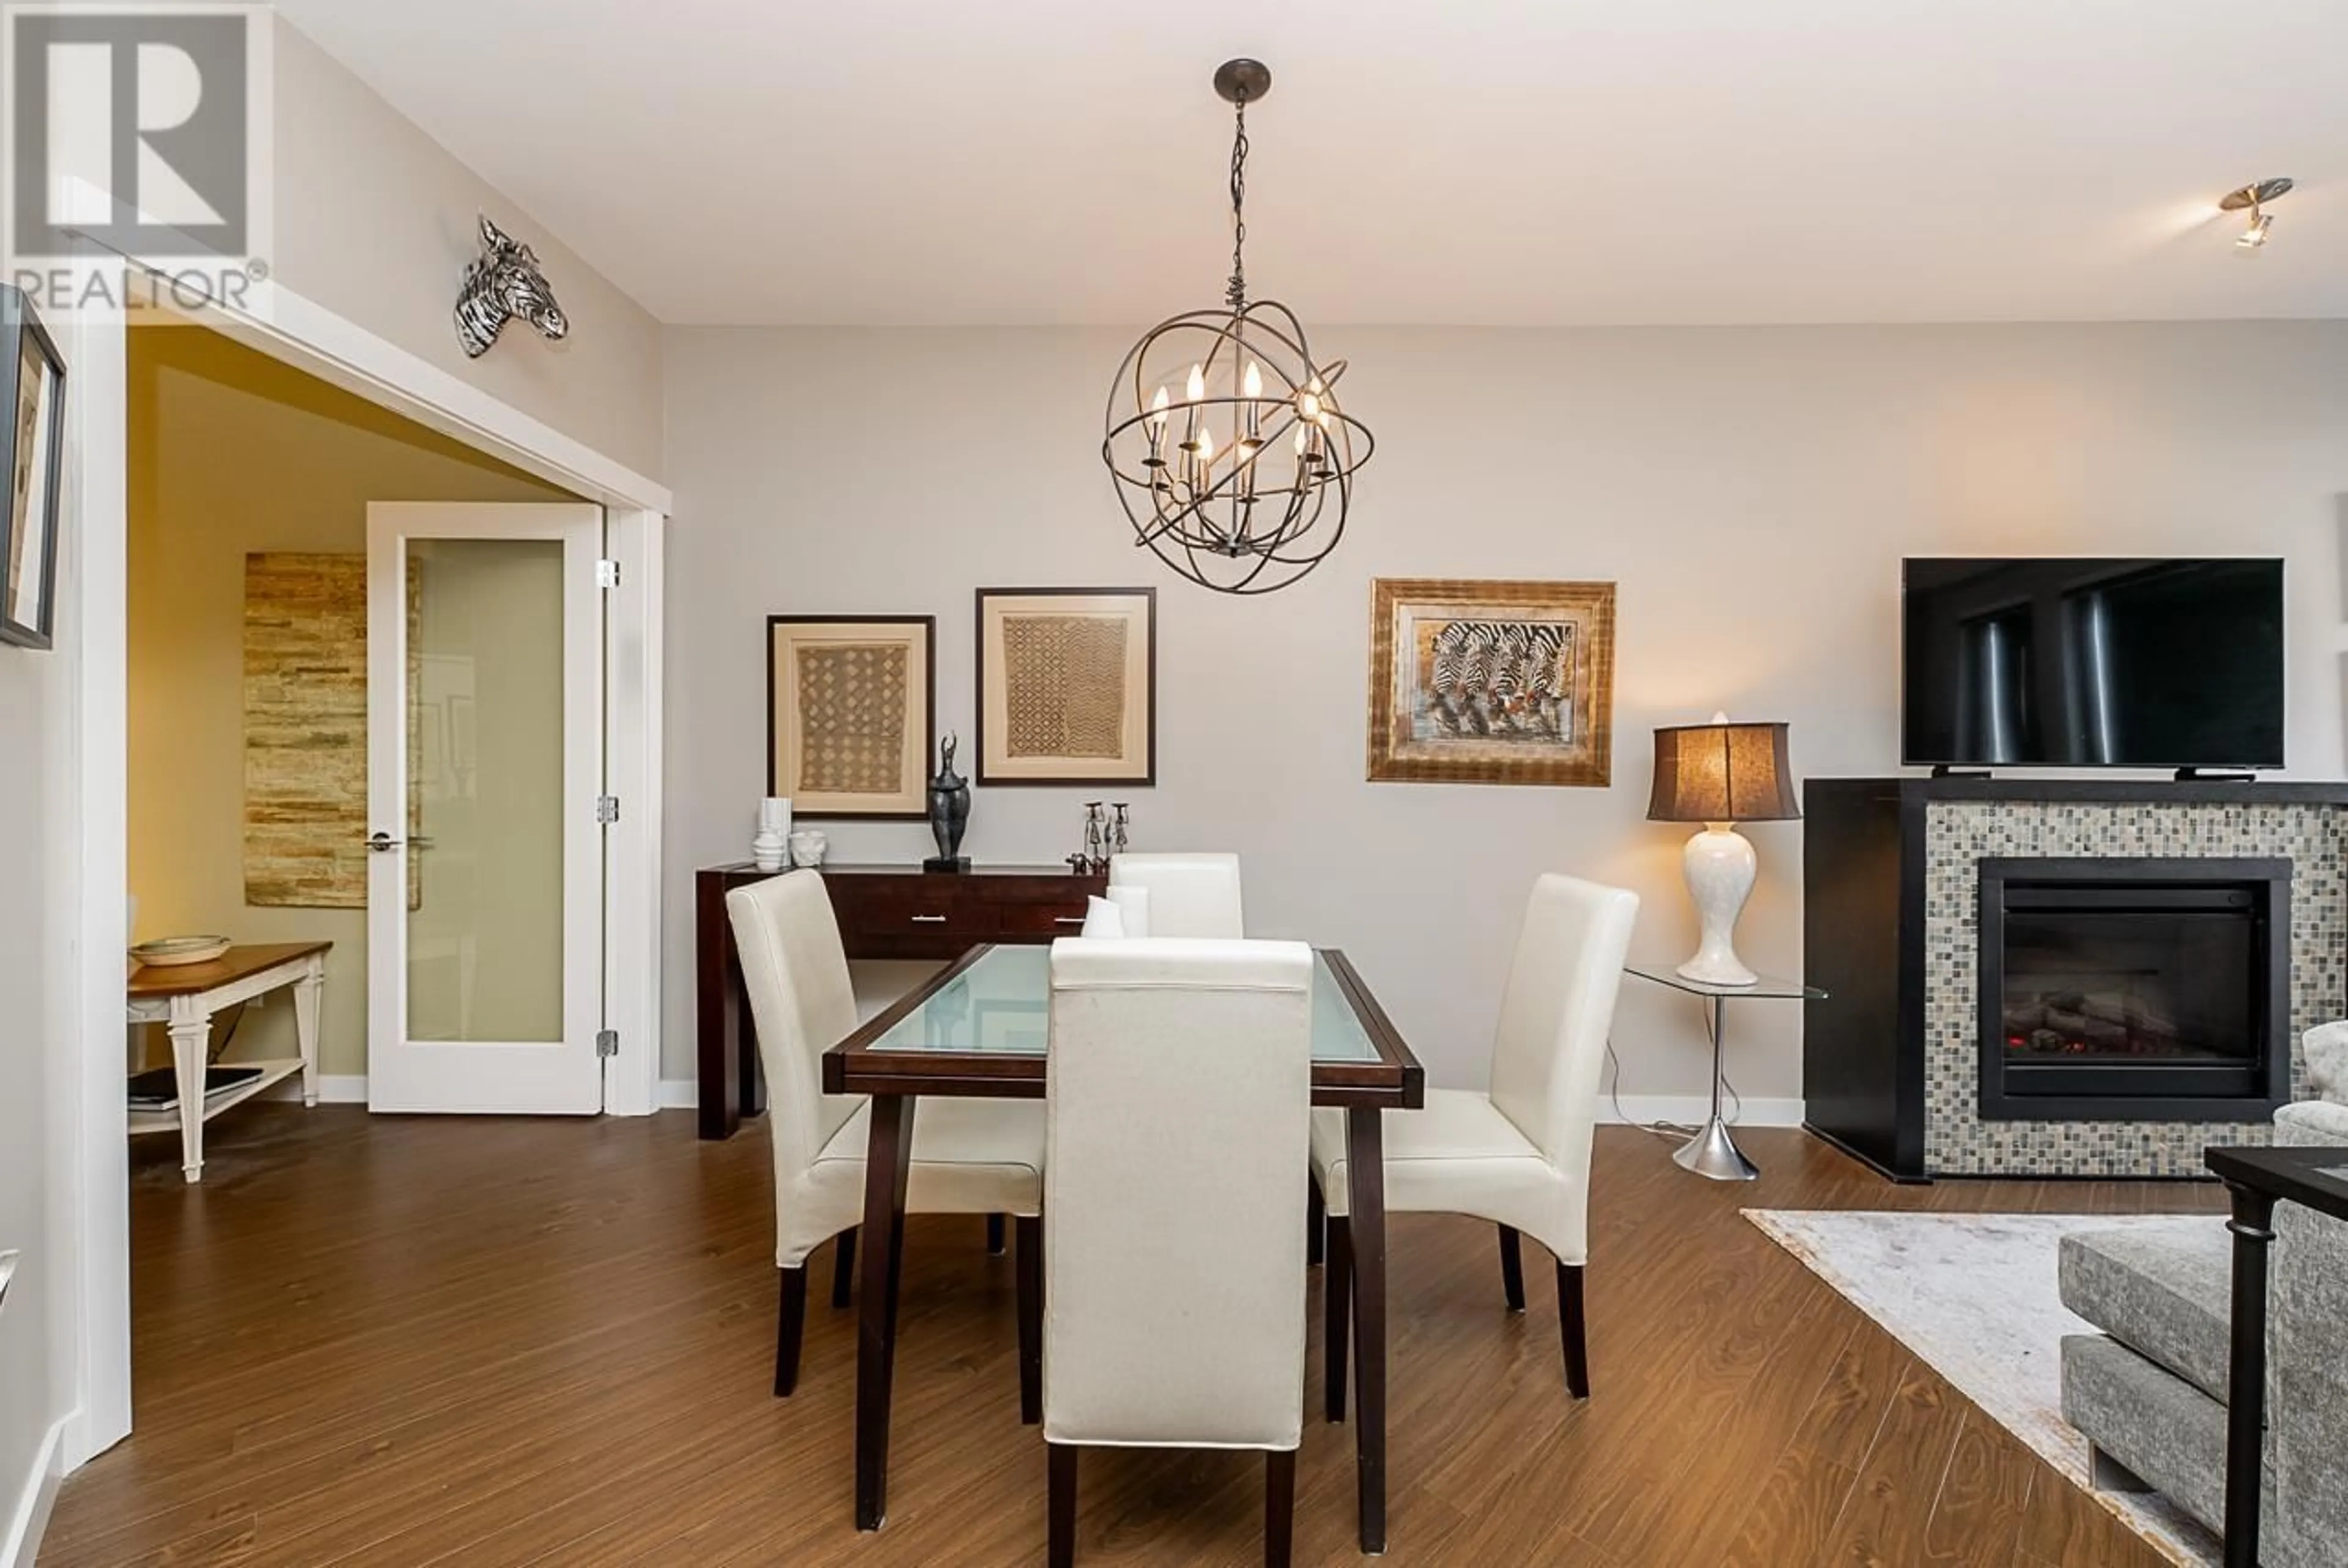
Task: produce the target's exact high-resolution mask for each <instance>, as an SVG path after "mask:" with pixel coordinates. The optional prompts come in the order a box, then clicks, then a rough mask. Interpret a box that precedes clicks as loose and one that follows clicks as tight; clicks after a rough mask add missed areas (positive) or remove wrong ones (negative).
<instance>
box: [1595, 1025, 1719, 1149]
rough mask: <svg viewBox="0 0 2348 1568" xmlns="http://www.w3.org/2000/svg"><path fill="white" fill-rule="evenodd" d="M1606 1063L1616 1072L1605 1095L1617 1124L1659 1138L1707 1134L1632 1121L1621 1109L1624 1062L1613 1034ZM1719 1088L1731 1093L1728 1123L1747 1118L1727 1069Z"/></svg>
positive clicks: (1683, 1127) (1674, 1125) (1608, 1039)
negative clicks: (1618, 1053) (1619, 1054)
mask: <svg viewBox="0 0 2348 1568" xmlns="http://www.w3.org/2000/svg"><path fill="white" fill-rule="evenodd" d="M1712 1005H1713V1006H1715V1007H1717V1006H1719V1005H1720V1004H1719V1003H1718V1002H1715V1003H1713V1004H1712ZM1710 1022H1711V1020H1710V1019H1709V1018H1708V1017H1707V1018H1706V1020H1705V1023H1706V1025H1707V1027H1709V1025H1710ZM1606 1064H1607V1065H1608V1066H1609V1067H1611V1068H1612V1069H1613V1073H1612V1077H1611V1078H1610V1079H1609V1080H1608V1081H1607V1085H1606V1095H1607V1099H1608V1100H1609V1101H1611V1102H1612V1104H1613V1106H1614V1119H1615V1120H1616V1121H1617V1122H1622V1124H1623V1125H1625V1126H1628V1127H1636V1128H1637V1129H1639V1131H1641V1132H1651V1133H1653V1135H1654V1136H1656V1137H1658V1138H1693V1137H1694V1136H1695V1135H1696V1134H1697V1133H1698V1132H1702V1131H1704V1129H1703V1128H1701V1127H1691V1126H1688V1125H1686V1124H1685V1123H1684V1122H1633V1121H1632V1120H1631V1115H1630V1112H1627V1111H1625V1110H1623V1109H1622V1058H1621V1057H1620V1056H1617V1055H1616V1054H1615V1053H1614V1037H1613V1036H1612V1034H1609V1035H1608V1036H1607V1037H1606ZM1720 1085H1721V1087H1722V1088H1723V1089H1725V1090H1726V1091H1728V1099H1729V1109H1728V1113H1727V1121H1728V1123H1729V1125H1731V1126H1735V1124H1736V1123H1737V1122H1742V1121H1743V1120H1744V1119H1745V1096H1743V1095H1742V1094H1739V1093H1738V1092H1737V1091H1736V1083H1735V1080H1733V1079H1731V1078H1730V1077H1729V1076H1728V1073H1727V1071H1726V1069H1725V1067H1724V1068H1723V1070H1722V1072H1721V1074H1720Z"/></svg>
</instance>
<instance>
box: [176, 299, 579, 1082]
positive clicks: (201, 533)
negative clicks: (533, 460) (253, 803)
mask: <svg viewBox="0 0 2348 1568" xmlns="http://www.w3.org/2000/svg"><path fill="white" fill-rule="evenodd" d="M129 357H130V454H129V458H130V461H129V500H130V541H129V548H130V559H129V575H130V644H129V710H130V734H129V748H130V801H129V815H130V886H131V891H132V893H133V894H134V895H135V896H136V897H138V899H139V921H138V927H137V929H136V930H135V931H134V932H133V933H132V936H133V939H134V940H145V939H147V938H153V937H161V936H170V935H179V934H185V933H192V932H215V931H216V932H219V933H221V935H224V936H230V937H234V938H237V939H238V940H239V941H248V942H274V941H293V940H304V939H310V938H325V939H328V940H331V941H332V942H333V943H334V944H335V950H334V952H333V954H332V955H331V957H330V958H329V959H328V962H327V970H326V998H325V1011H324V1046H323V1050H322V1052H321V1056H322V1065H323V1069H324V1071H325V1072H327V1073H329V1074H356V1073H362V1072H365V1071H366V913H365V912H364V911H363V910H357V909H277V908H254V907H248V906H247V905H246V904H245V902H244V868H243V827H242V823H243V789H244V771H243V770H244V757H243V686H242V674H243V647H244V644H243V608H244V558H245V556H246V554H247V553H248V552H251V551H254V550H322V551H349V552H352V553H354V554H364V553H365V552H366V507H367V503H368V502H370V501H546V500H568V499H572V497H568V496H566V495H564V494H563V493H562V492H561V491H558V490H555V489H553V488H551V487H548V486H546V485H543V484H541V483H540V482H539V481H538V480H536V479H533V478H531V477H529V476H527V475H525V474H522V473H520V472H519V471H517V470H515V469H511V468H508V467H506V466H503V465H501V464H498V463H494V462H492V461H490V460H489V459H488V458H486V457H482V456H479V455H478V454H475V453H473V452H471V451H469V450H468V449H467V448H465V447H464V446H460V445H458V443H456V442H453V441H450V440H448V439H447V438H445V437H443V436H438V435H437V434H435V433H433V432H431V431H428V430H426V429H425V428H423V427H422V426H421V425H415V424H412V423H410V422H408V421H407V420H404V419H401V418H399V417H398V416H396V415H392V414H389V413H386V412H385V411H384V410H382V409H379V408H377V407H376V406H375V405H372V404H369V403H366V402H365V401H364V400H362V399H360V398H357V397H354V396H352V395H349V394H346V393H344V392H342V391H340V390H338V389H336V388H335V387H332V386H329V385H327V384H325V383H324V382H321V381H318V380H315V379H314V378H313V377H311V376H308V375H305V374H302V373H301V372H299V371H295V370H292V369H289V368H287V367H286V366H283V365H281V364H277V363H276V362H275V361H273V360H271V359H268V358H267V357H265V356H263V355H262V354H256V353H254V352H252V350H249V349H246V348H243V347H242V346H240V345H238V344H236V343H232V342H230V341H229V340H227V339H226V338H222V337H221V336H219V335H217V334H216V333H210V332H205V331H203V330H201V329H199V328H194V327H183V326H156V327H140V328H139V329H137V330H135V331H133V332H132V333H130V356H129ZM233 1054H235V1055H240V1056H242V1055H248V1054H252V1055H265V1056H291V1055H293V1009H292V1008H291V1007H290V1006H289V1005H288V1003H287V1000H286V999H284V998H282V997H279V998H273V999H270V1000H269V1002H268V1003H267V1004H266V1005H264V1006H261V1007H255V1008H252V1009H247V1011H246V1015H245V1018H244V1020H243V1021H242V1023H241V1024H240V1025H239V1026H238V1032H237V1037H236V1042H235V1047H234V1050H233Z"/></svg>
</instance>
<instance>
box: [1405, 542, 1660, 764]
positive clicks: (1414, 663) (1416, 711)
mask: <svg viewBox="0 0 2348 1568" xmlns="http://www.w3.org/2000/svg"><path fill="white" fill-rule="evenodd" d="M1613 722H1614V585H1613V584H1612V583H1611V582H1462V581H1452V580H1447V579H1426V578H1413V579H1388V578H1382V579H1378V580H1377V581H1376V582H1375V583H1373V584H1372V585H1371V594H1370V748H1369V750H1370V778H1371V780H1372V781H1373V782H1382V783H1395V782H1408V783H1420V784H1587V785H1596V786H1603V785H1605V784H1607V783H1609V782H1610V781H1611V780H1612V776H1613Z"/></svg>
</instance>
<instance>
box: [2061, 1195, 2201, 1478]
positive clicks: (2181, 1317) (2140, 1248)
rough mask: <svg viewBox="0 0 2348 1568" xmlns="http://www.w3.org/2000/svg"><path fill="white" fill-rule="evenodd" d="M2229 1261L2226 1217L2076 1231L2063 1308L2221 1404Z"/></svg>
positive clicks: (2064, 1275) (2066, 1241)
mask: <svg viewBox="0 0 2348 1568" xmlns="http://www.w3.org/2000/svg"><path fill="white" fill-rule="evenodd" d="M2232 1260H2233V1253H2232V1246H2231V1239H2230V1237H2229V1236H2228V1235H2227V1234H2226V1225H2225V1222H2224V1221H2223V1220H2219V1219H2216V1218H2213V1217H2209V1216H2203V1215H2193V1216H2189V1217H2184V1218H2180V1219H2178V1220H2177V1221H2176V1222H2175V1223H2173V1224H2169V1225H2135V1226H2130V1227H2128V1228H2127V1229H2124V1230H2101V1231H2075V1232H2073V1233H2072V1234H2071V1235H2066V1236H2065V1237H2064V1238H2063V1247H2062V1254H2061V1264H2060V1277H2061V1282H2062V1292H2063V1305H2064V1306H2065V1307H2069V1308H2070V1309H2071V1310H2072V1311H2074V1312H2075V1313H2077V1314H2078V1315H2079V1316H2080V1317H2084V1318H2085V1319H2086V1320H2087V1321H2088V1322H2090V1323H2092V1324H2094V1325H2095V1326H2096V1327H2098V1328H2100V1329H2102V1330H2103V1331H2104V1332H2105V1333H2106V1334H2109V1335H2110V1336H2112V1337H2114V1338H2115V1339H2117V1340H2119V1341H2120V1342H2121V1343H2122V1344H2124V1345H2126V1346H2127V1347H2129V1348H2131V1349H2133V1350H2135V1351H2136V1352H2137V1354H2139V1355H2141V1356H2143V1357H2145V1358H2147V1359H2148V1360H2151V1361H2155V1362H2157V1363H2158V1364H2159V1365H2160V1366H2163V1367H2166V1368H2168V1369H2169V1370H2170V1371H2171V1372H2173V1373H2175V1374H2176V1375H2177V1376H2178V1377H2179V1378H2184V1379H2185V1380H2186V1381H2187V1382H2188V1383H2190V1384H2192V1385H2193V1386H2194V1387H2195V1388H2197V1389H2200V1390H2201V1391H2202V1392H2203V1393H2204V1394H2207V1395H2208V1396H2209V1398H2211V1399H2218V1400H2220V1401H2222V1400H2223V1399H2225V1397H2226V1368H2227V1360H2228V1354H2229V1348H2228V1342H2227V1335H2226V1321H2227V1306H2228V1302H2229V1300H2230V1291H2231V1284H2232V1278H2233V1275H2232ZM2139 1473H2142V1472H2139ZM2147 1479H2149V1477H2147Z"/></svg>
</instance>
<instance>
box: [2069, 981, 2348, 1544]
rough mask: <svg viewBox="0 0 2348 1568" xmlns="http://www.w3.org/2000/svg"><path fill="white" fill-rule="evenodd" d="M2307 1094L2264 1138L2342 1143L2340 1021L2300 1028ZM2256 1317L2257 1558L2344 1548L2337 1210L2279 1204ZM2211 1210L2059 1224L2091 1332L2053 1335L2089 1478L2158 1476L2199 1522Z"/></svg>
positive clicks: (2221, 1294)
mask: <svg viewBox="0 0 2348 1568" xmlns="http://www.w3.org/2000/svg"><path fill="white" fill-rule="evenodd" d="M2305 1047H2306V1051H2307V1059H2308V1062H2309V1068H2310V1079H2311V1081H2312V1083H2313V1084H2314V1086H2315V1089H2316V1091H2317V1092H2318V1093H2319V1094H2321V1095H2322V1099H2320V1100H2314V1101H2308V1102H2302V1103H2300V1104H2296V1105H2289V1106H2285V1107H2284V1108H2283V1109H2282V1110H2281V1111H2280V1112H2277V1113H2276V1115H2275V1142H2276V1143H2290V1144H2302V1145H2312V1146H2324V1145H2333V1144H2336V1145H2340V1146H2343V1147H2348V1023H2334V1024H2326V1025H2324V1026H2323V1027H2322V1028H2321V1029H2316V1030H2310V1031H2309V1032H2308V1034H2307V1037H2306V1040H2305ZM2275 1231H2276V1240H2275V1247H2274V1257H2273V1270H2274V1272H2273V1276H2272V1286H2271V1303H2272V1307H2271V1318H2270V1327H2269V1330H2268V1336H2269V1337H2268V1361H2269V1373H2268V1395H2267V1399H2268V1409H2267V1483H2266V1484H2267V1491H2266V1503H2265V1509H2264V1514H2265V1526H2264V1529H2263V1530H2262V1531H2261V1532H2260V1543H2261V1550H2260V1560H2261V1561H2262V1562H2264V1563H2267V1564H2269V1565H2270V1568H2341V1565H2342V1564H2343V1563H2348V1225H2341V1224H2339V1223H2338V1222H2336V1221H2333V1220H2329V1219H2326V1218H2324V1217H2322V1215H2319V1214H2312V1213H2310V1212H2309V1211H2307V1210H2305V1209H2302V1208H2300V1207H2299V1206H2298V1205H2297V1204H2281V1205H2280V1206H2279V1208H2278V1209H2277V1211H2276V1219H2275ZM2231 1265H2232V1249H2231V1238H2230V1236H2229V1235H2228V1234H2227V1232H2226V1228H2225V1224H2224V1222H2223V1221H2222V1220H2218V1219H2213V1218H2202V1217H2196V1218H2191V1219H2180V1220H2178V1221H2177V1222H2176V1223H2174V1224H2173V1225H2140V1226H2135V1227H2131V1228H2128V1229H2124V1230H2104V1231H2083V1232H2078V1233H2076V1234H2074V1235H2067V1236H2065V1237H2064V1238H2063V1247H2062V1262H2061V1269H2062V1290H2063V1303H2064V1305H2065V1306H2066V1307H2069V1308H2070V1309H2071V1310H2072V1311H2074V1312H2075V1313H2077V1314H2078V1315H2079V1316H2080V1317H2084V1318H2085V1319H2086V1320H2087V1321H2088V1322H2089V1323H2092V1324H2094V1325H2095V1326H2096V1327H2098V1328H2100V1329H2102V1330H2104V1332H2103V1333H2101V1334H2085V1335H2077V1336H2075V1337H2070V1338H2066V1339H2065V1340H2064V1341H2063V1417H2064V1419H2065V1420H2067V1421H2069V1422H2070V1423H2071V1424H2072V1425H2073V1426H2075V1427H2076V1428H2078V1429H2079V1430H2081V1431H2082V1432H2084V1433H2085V1434H2086V1437H2087V1440H2088V1442H2089V1443H2090V1444H2091V1445H2092V1446H2093V1449H2094V1453H2095V1461H2096V1463H2095V1469H2096V1482H2097V1484H2098V1485H2105V1486H2112V1487H2116V1488H2120V1489H2123V1490H2126V1489H2145V1488H2149V1489H2153V1490H2157V1491H2162V1492H2165V1493H2167V1494H2168V1498H2169V1500H2170V1501H2173V1502H2175V1503H2176V1504H2177V1505H2178V1507H2180V1508H2182V1509H2183V1510H2184V1511H2185V1512H2188V1513H2189V1514H2191V1515H2192V1516H2193V1517H2194V1518H2196V1519H2199V1520H2200V1521H2201V1522H2203V1523H2205V1524H2207V1525H2209V1527H2210V1528H2211V1529H2212V1530H2217V1529H2219V1528H2220V1527H2221V1525H2222V1522H2223V1520H2224V1516H2225V1451H2226V1408H2225V1399H2226V1376H2227V1364H2228V1354H2227V1307H2228V1301H2229V1294H2228V1293H2229V1287H2230V1279H2231Z"/></svg>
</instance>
